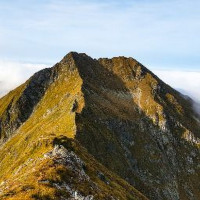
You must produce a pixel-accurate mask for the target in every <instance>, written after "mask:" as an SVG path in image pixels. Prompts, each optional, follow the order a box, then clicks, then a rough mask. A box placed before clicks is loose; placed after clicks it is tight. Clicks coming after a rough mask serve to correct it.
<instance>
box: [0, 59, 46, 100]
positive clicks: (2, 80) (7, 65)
mask: <svg viewBox="0 0 200 200" xmlns="http://www.w3.org/2000/svg"><path fill="white" fill-rule="evenodd" d="M45 67H47V66H46V65H44V64H29V63H20V62H8V61H3V60H0V71H1V73H0V97H2V96H3V95H5V94H6V93H7V92H9V91H10V90H12V89H14V88H16V87H17V86H19V85H20V84H22V83H23V82H25V81H26V80H27V79H28V78H29V77H30V76H32V75H33V74H34V73H35V72H37V71H39V70H40V69H43V68H45Z"/></svg>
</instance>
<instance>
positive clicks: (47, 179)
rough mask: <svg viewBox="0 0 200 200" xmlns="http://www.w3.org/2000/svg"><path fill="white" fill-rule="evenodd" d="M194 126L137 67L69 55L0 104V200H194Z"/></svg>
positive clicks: (128, 61)
mask: <svg viewBox="0 0 200 200" xmlns="http://www.w3.org/2000/svg"><path fill="white" fill-rule="evenodd" d="M199 121H200V119H199V116H198V115H197V114H196V113H195V112H194V111H193V105H192V101H191V100H188V99H186V98H184V97H182V95H180V93H178V92H177V91H176V90H174V89H172V88H171V87H169V86H168V85H166V84H165V83H164V82H162V81H161V80H160V79H159V78H157V77H156V76H155V75H154V74H153V73H152V72H150V71H149V70H148V69H147V68H145V67H144V66H143V65H142V64H141V63H139V62H138V61H136V60H135V59H133V58H126V57H123V56H120V57H114V58H111V59H109V58H100V59H98V60H96V59H92V58H91V57H89V56H88V55H86V54H84V53H76V52H70V53H68V54H67V55H66V56H65V57H64V58H63V59H62V60H61V61H60V62H59V63H57V64H56V65H55V66H54V67H52V68H48V69H45V70H42V71H40V72H38V73H36V74H35V75H34V76H32V77H31V78H30V79H29V80H28V81H27V82H26V83H24V84H23V85H21V86H20V87H18V88H16V89H15V90H13V91H12V92H10V93H9V94H8V95H6V96H5V97H3V98H2V99H0V137H1V140H2V144H1V152H0V182H2V184H1V185H0V190H1V193H0V198H1V199H6V198H8V197H9V198H10V199H20V198H22V197H23V198H25V197H27V198H26V199H32V198H35V199H38V198H40V199H42V198H47V197H48V198H49V199H53V198H54V197H55V196H56V195H58V198H57V199H62V198H63V199H64V198H70V197H71V198H73V194H74V193H76V194H78V195H79V196H81V197H87V198H89V197H91V198H93V197H96V198H97V199H146V197H144V196H143V195H141V193H140V192H142V193H143V194H144V195H145V196H147V197H148V198H150V199H155V200H158V199H172V200H178V199H181V200H182V199H187V200H192V199H195V198H196V199H198V197H199V196H200V193H199V190H198V189H197V188H199V187H198V186H199V173H198V170H199V169H198V163H199V158H200V156H199V142H200V141H199V130H200V123H199ZM8 139H9V140H8ZM8 151H9V154H8V153H7V152H8ZM116 174H117V175H116ZM119 177H120V178H119ZM122 179H123V180H122ZM188 180H189V181H188ZM131 185H132V186H131ZM18 186H20V187H19V188H18ZM133 186H134V187H136V188H137V189H138V190H139V191H140V192H138V191H137V190H135V189H134V188H133ZM30 188H31V189H30ZM188 191H189V192H188ZM63 195H64V196H63ZM91 195H92V196H93V197H92V196H91ZM95 195H96V196H95ZM24 196H25V197H24ZM56 197H57V196H56Z"/></svg>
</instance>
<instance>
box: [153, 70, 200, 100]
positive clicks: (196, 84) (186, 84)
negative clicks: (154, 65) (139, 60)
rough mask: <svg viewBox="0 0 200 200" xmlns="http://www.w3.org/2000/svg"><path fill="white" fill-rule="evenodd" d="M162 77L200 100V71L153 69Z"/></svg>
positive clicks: (171, 84)
mask: <svg viewBox="0 0 200 200" xmlns="http://www.w3.org/2000/svg"><path fill="white" fill-rule="evenodd" d="M152 71H153V72H154V73H155V74H156V75H157V76H158V77H159V78H160V79H162V80H163V81H164V82H166V83H167V84H168V85H170V86H172V87H173V88H175V89H176V90H178V91H180V92H181V93H182V94H185V95H188V96H190V97H191V98H193V99H194V100H195V101H198V102H200V71H181V70H152Z"/></svg>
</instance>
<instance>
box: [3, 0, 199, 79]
mask: <svg viewBox="0 0 200 200" xmlns="http://www.w3.org/2000/svg"><path fill="white" fill-rule="evenodd" d="M199 11H200V1H199V0H168V1H165V0H163V1H159V0H126V1H125V0H124V1H123V0H121V1H120V0H115V1H113V0H109V1H108V0H101V1H97V0H0V64H1V66H0V67H1V68H2V70H4V71H5V67H4V66H9V67H10V68H11V69H13V71H15V70H14V68H17V69H20V70H21V71H23V70H22V69H25V68H24V67H25V65H24V63H27V64H28V65H29V67H30V66H33V67H32V69H33V70H32V71H31V70H29V71H30V73H32V72H34V71H36V70H38V65H39V66H44V65H48V66H51V65H53V64H54V63H55V62H57V61H59V60H60V59H61V58H62V57H63V56H64V55H65V54H66V53H68V52H69V51H77V52H85V53H87V54H88V55H90V56H92V57H95V58H98V57H113V56H119V55H124V56H130V57H134V58H135V59H137V60H138V61H140V62H141V63H143V64H144V65H146V66H147V67H148V68H150V69H152V70H163V71H169V70H176V71H177V70H178V71H196V72H197V71H200V56H199V52H200V12H199ZM15 63H17V65H15ZM20 63H23V64H22V65H21V66H22V67H21V68H20ZM40 64H42V65H40ZM16 66H17V67H16ZM34 66H35V67H34ZM7 68H8V67H7ZM18 71H19V70H18ZM5 73H7V72H5ZM27 74H28V75H31V74H29V73H27ZM28 75H27V76H28ZM23 77H25V78H26V76H25V75H24V76H23ZM166 77H167V76H166ZM166 81H167V80H166ZM0 83H1V76H0Z"/></svg>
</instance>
